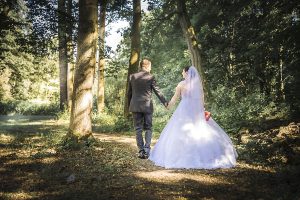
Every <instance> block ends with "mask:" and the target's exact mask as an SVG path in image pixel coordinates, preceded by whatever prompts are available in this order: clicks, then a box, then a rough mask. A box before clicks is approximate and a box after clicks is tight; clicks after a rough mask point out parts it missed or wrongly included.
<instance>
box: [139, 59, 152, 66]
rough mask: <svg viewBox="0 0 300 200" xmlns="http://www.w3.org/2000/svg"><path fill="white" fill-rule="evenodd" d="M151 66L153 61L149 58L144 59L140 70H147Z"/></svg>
mask: <svg viewBox="0 0 300 200" xmlns="http://www.w3.org/2000/svg"><path fill="white" fill-rule="evenodd" d="M149 65H151V61H150V60H149V59H147V58H144V59H142V60H141V62H140V68H147V67H149Z"/></svg>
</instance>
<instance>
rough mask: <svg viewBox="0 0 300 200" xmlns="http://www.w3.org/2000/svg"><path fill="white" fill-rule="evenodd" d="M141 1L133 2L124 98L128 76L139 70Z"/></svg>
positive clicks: (135, 0)
mask: <svg viewBox="0 0 300 200" xmlns="http://www.w3.org/2000/svg"><path fill="white" fill-rule="evenodd" d="M141 11H142V10H141V0H133V22H132V28H131V51H130V59H129V67H128V74H127V83H126V96H127V92H128V83H129V76H130V75H131V74H133V73H135V72H137V71H138V68H139V60H140V54H141V21H142V14H141ZM126 96H125V104H124V105H125V107H124V115H125V116H128V113H129V111H128V104H129V102H128V101H127V100H126V99H127V98H126Z"/></svg>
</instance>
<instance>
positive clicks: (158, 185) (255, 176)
mask: <svg viewBox="0 0 300 200" xmlns="http://www.w3.org/2000/svg"><path fill="white" fill-rule="evenodd" d="M66 130H67V122H66V121H62V120H61V121H56V120H55V119H54V118H52V117H49V116H34V117H32V116H25V117H24V116H19V117H14V116H10V117H7V116H2V117H0V163H1V165H0V177H1V183H0V199H9V200H15V199H80V200H82V199H299V198H300V191H299V188H300V181H299V179H298V178H297V177H299V175H300V174H299V165H298V164H297V163H296V164H295V163H292V164H289V163H284V162H282V163H278V162H279V161H278V160H277V161H276V163H278V164H276V163H275V164H274V163H270V162H267V161H266V162H263V161H262V162H253V160H255V161H256V160H257V159H256V157H257V155H256V153H260V154H262V153H264V152H263V151H251V149H252V148H254V149H256V148H255V147H256V146H255V145H254V144H258V143H257V141H258V139H260V140H259V141H261V138H258V139H257V140H256V142H253V140H254V139H256V138H257V137H251V138H252V140H251V141H250V142H248V143H247V144H240V145H238V146H237V149H238V153H240V154H241V153H243V154H241V156H240V158H239V160H238V165H237V166H236V167H235V168H232V169H217V170H183V169H179V170H171V169H164V168H161V167H156V166H154V165H153V164H152V163H151V161H149V160H141V159H138V158H137V156H136V144H135V137H134V136H133V135H132V134H131V135H130V134H128V133H127V134H122V133H101V132H98V131H97V129H95V130H96V131H95V132H94V137H95V138H96V142H95V144H94V145H93V146H92V147H86V148H82V149H79V150H66V149H64V148H61V145H60V142H61V140H62V137H63V136H64V134H65V133H66ZM257 135H263V134H257ZM154 143H155V141H154ZM253 145H254V146H253ZM296 147H297V146H296ZM278 148H280V146H279V147H278ZM247 150H248V151H247ZM260 150H261V149H260ZM267 150H268V151H270V149H267ZM265 153H266V155H265V156H266V157H267V156H268V152H265ZM266 157H263V159H265V158H266Z"/></svg>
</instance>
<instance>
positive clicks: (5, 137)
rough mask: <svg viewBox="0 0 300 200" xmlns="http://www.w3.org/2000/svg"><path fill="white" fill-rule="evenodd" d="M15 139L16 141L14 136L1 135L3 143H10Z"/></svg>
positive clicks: (0, 138) (0, 139)
mask: <svg viewBox="0 0 300 200" xmlns="http://www.w3.org/2000/svg"><path fill="white" fill-rule="evenodd" d="M14 139H15V137H14V136H12V135H5V134H1V135H0V141H1V143H9V142H11V141H13V140H14Z"/></svg>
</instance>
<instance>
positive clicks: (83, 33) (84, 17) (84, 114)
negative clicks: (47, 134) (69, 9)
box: [68, 0, 98, 140]
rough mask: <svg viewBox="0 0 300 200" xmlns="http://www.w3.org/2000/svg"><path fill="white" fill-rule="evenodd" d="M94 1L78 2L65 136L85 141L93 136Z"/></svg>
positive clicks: (96, 20)
mask: <svg viewBox="0 0 300 200" xmlns="http://www.w3.org/2000/svg"><path fill="white" fill-rule="evenodd" d="M97 3H98V1H97V0H79V31H78V49H77V51H78V55H77V61H76V69H75V79H74V92H73V98H72V109H71V117H70V125H69V131H68V136H69V137H70V138H76V139H78V140H86V139H87V138H89V137H90V136H91V135H92V104H93V94H92V86H93V80H94V74H95V65H96V46H97V33H98V31H97V24H98V8H97Z"/></svg>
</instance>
